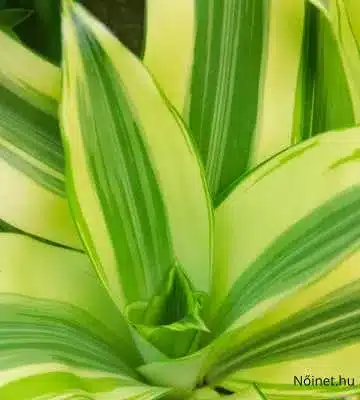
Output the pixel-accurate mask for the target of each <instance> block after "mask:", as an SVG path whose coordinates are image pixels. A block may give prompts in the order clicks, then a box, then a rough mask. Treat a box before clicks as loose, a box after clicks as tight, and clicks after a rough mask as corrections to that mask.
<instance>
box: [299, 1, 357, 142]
mask: <svg viewBox="0 0 360 400" xmlns="http://www.w3.org/2000/svg"><path fill="white" fill-rule="evenodd" d="M315 3H316V2H315ZM317 6H318V7H319V5H318V4H317ZM324 12H325V11H322V12H319V11H318V9H317V7H315V6H314V5H313V4H311V2H310V1H306V6H305V16H304V32H303V43H302V59H301V68H300V73H299V76H298V84H297V89H296V103H295V110H294V125H293V137H294V142H299V141H301V140H302V139H306V138H309V137H311V136H314V135H316V134H319V133H322V132H326V131H329V130H333V129H339V128H345V127H351V126H354V125H355V124H356V123H358V122H359V120H358V109H357V103H358V100H357V98H356V97H355V96H354V93H353V92H352V90H351V82H349V80H348V79H347V75H346V73H345V71H346V65H345V63H344V59H343V57H342V52H341V46H340V43H339V41H338V40H337V37H336V35H335V33H334V31H333V29H332V26H331V24H330V23H329V20H328V18H327V16H326V14H324ZM329 66H331V68H329Z"/></svg>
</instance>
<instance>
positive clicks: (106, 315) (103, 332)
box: [0, 233, 170, 400]
mask: <svg viewBox="0 0 360 400" xmlns="http://www.w3.org/2000/svg"><path fill="white" fill-rule="evenodd" d="M0 252H1V255H2V262H1V266H0V276H1V279H0V377H1V379H0V398H2V399H16V398H18V399H20V398H21V399H24V400H32V399H35V398H40V397H41V398H42V399H51V398H53V396H54V395H55V394H56V395H58V396H60V395H65V394H66V398H70V397H68V396H71V397H72V396H74V398H75V397H81V398H83V397H84V398H85V397H86V398H89V399H92V398H94V399H95V398H96V399H97V400H100V399H112V398H114V397H116V398H117V399H132V398H133V399H137V398H139V396H140V395H141V396H142V397H141V398H144V399H157V398H161V397H163V396H164V395H165V394H166V393H169V391H170V389H166V388H152V387H149V386H147V385H144V384H142V383H140V382H139V381H138V380H136V379H138V378H139V375H138V374H137V373H136V372H135V371H134V369H133V367H135V366H137V365H139V364H140V363H141V359H140V357H139V355H138V353H137V351H136V348H135V347H134V344H133V341H132V339H131V336H130V333H129V330H128V327H127V325H126V322H125V321H124V319H123V317H122V316H121V314H120V312H119V310H118V309H117V308H116V306H115V304H114V303H113V302H112V300H111V299H110V297H109V296H108V294H107V293H106V290H105V289H104V287H103V286H102V284H101V283H100V281H99V280H98V277H97V276H96V274H95V272H94V270H93V268H92V266H91V264H90V262H89V260H88V258H87V257H86V256H85V255H83V254H80V253H77V252H74V251H71V250H64V249H59V248H56V247H53V246H48V245H45V244H43V243H40V242H38V241H35V240H32V239H31V238H27V237H24V236H21V235H16V234H4V233H3V234H0ZM79 282H81V290H79ZM59 398H60V397H59ZM61 398H65V397H61Z"/></svg>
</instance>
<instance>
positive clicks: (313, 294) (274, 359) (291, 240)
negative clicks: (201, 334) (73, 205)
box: [206, 128, 360, 396]
mask: <svg viewBox="0 0 360 400" xmlns="http://www.w3.org/2000/svg"><path fill="white" fill-rule="evenodd" d="M359 138H360V136H359V129H358V128H353V129H349V130H347V131H342V132H341V133H340V132H336V131H335V132H330V133H326V134H323V135H320V136H317V137H316V138H314V139H312V140H310V141H308V142H306V143H303V144H301V145H298V146H296V147H294V148H292V149H290V150H288V151H286V152H284V153H282V154H280V155H278V156H277V157H275V158H273V159H272V160H270V161H268V162H267V163H265V164H264V165H263V166H261V167H259V168H258V169H257V170H255V171H254V172H253V173H251V174H249V176H248V177H247V178H246V179H245V180H244V181H243V182H242V183H240V184H239V185H238V186H237V187H236V188H235V189H234V190H233V192H232V193H231V194H230V195H229V197H228V198H227V199H226V200H225V201H224V202H223V203H222V205H221V206H220V207H219V208H218V210H217V214H216V225H215V232H216V235H215V240H216V242H215V243H216V247H215V250H216V251H215V268H216V270H217V271H218V272H217V275H216V276H218V277H219V278H218V279H216V280H215V282H216V284H217V286H216V289H217V290H215V291H214V294H215V295H216V294H217V295H218V296H219V297H217V298H218V299H221V298H222V299H223V301H221V302H220V303H221V306H220V307H219V308H218V311H217V317H216V318H215V320H214V322H213V325H212V327H213V329H214V332H218V334H220V333H221V332H223V333H222V334H221V335H220V336H219V337H218V339H216V340H215V342H214V344H213V345H214V347H213V352H212V354H211V360H212V362H210V364H211V363H213V366H212V368H210V372H209V373H208V374H207V378H206V379H207V380H208V381H209V382H210V383H211V382H213V383H214V382H217V381H218V380H219V379H220V380H221V379H225V381H227V382H228V383H229V382H232V379H233V380H234V382H239V384H244V383H247V382H257V383H259V385H262V386H261V387H264V390H265V392H266V391H269V392H270V393H272V394H275V395H276V394H277V393H279V394H282V393H283V394H284V395H285V394H286V393H288V394H289V393H290V395H295V396H296V395H297V390H298V391H299V393H300V392H301V391H302V392H306V393H303V394H305V395H308V394H309V393H307V392H308V391H310V394H311V393H312V391H313V392H314V393H315V394H317V392H318V391H319V390H320V391H321V390H322V391H324V390H325V389H324V388H323V387H322V388H319V389H316V388H314V387H302V388H297V387H295V388H294V385H293V379H294V376H296V375H297V374H298V375H301V374H303V375H305V374H311V376H325V377H326V376H339V375H340V374H341V375H343V376H348V377H352V376H355V375H356V373H357V370H358V366H357V364H356V363H354V362H352V361H351V354H357V353H358V352H359V348H358V347H359V344H358V342H359V339H360V330H359V326H358V315H359V312H360V309H359V304H358V298H359V293H360V292H359V283H360V280H359V278H360V275H359V273H360V269H359V267H358V265H359V254H360V253H359V252H358V250H357V249H358V248H359V245H360V230H359V226H360V220H359V218H360V214H359V209H358V204H359V201H360V181H359V176H360V175H359V172H360V164H359V156H358V154H359V146H360V139H359ZM305 165H306V168H305ZM308 168H310V170H311V174H309V173H308V172H307V171H308ZM232 226H233V227H234V228H232ZM238 226H245V227H246V234H242V232H241V231H239V230H238ZM225 232H227V233H228V236H225ZM220 266H221V267H220ZM215 273H216V272H215ZM221 278H223V280H221ZM226 288H229V289H230V290H229V289H226ZM223 296H225V297H223ZM226 330H227V331H226ZM224 331H225V332H224ZM234 371H236V372H234ZM231 372H234V375H233V377H232V378H230V379H229V378H228V379H227V380H226V378H224V377H225V376H226V375H227V374H229V373H231ZM338 386H339V387H337V388H329V389H328V391H327V392H326V393H328V394H330V393H331V392H336V393H337V392H338V393H339V394H341V393H352V392H356V390H359V388H358V387H356V388H354V389H352V387H348V388H344V387H343V386H341V385H338ZM230 387H232V386H231V385H230ZM272 389H273V391H272ZM326 390H327V389H326ZM300 394H301V393H300Z"/></svg>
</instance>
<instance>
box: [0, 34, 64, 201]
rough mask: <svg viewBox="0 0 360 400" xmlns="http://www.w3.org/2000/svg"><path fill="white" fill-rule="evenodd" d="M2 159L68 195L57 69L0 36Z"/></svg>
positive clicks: (60, 192)
mask: <svg viewBox="0 0 360 400" xmlns="http://www.w3.org/2000/svg"><path fill="white" fill-rule="evenodd" d="M0 49H1V64H0V113H1V114H0V115H1V119H0V121H1V122H0V140H1V142H0V143H1V157H2V158H4V159H6V160H7V161H8V162H9V163H11V164H12V165H13V166H15V167H16V168H18V169H19V170H21V171H22V172H24V173H25V174H27V175H28V176H29V177H30V178H32V179H34V180H35V181H36V182H38V183H39V184H40V185H42V186H44V187H45V188H47V189H50V190H52V191H54V192H55V193H58V194H60V195H64V176H63V168H64V159H63V152H62V146H61V139H60V133H59V128H58V123H57V101H58V98H59V91H60V85H59V82H60V80H59V79H60V75H59V71H58V69H57V68H56V67H54V66H53V65H51V64H50V63H48V62H47V61H45V60H43V59H41V58H40V57H39V56H37V55H35V54H34V53H32V52H31V51H30V50H28V49H26V48H25V47H24V46H23V45H22V44H20V43H18V42H17V41H15V40H14V39H12V38H11V37H9V36H8V35H6V34H5V33H3V32H0Z"/></svg>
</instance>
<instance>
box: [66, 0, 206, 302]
mask: <svg viewBox="0 0 360 400" xmlns="http://www.w3.org/2000/svg"><path fill="white" fill-rule="evenodd" d="M63 38H64V52H63V53H64V65H63V68H64V82H63V85H64V90H63V102H62V117H61V118H62V126H63V134H64V135H63V137H64V144H65V151H66V155H67V160H68V175H67V177H68V189H69V193H70V202H71V204H72V208H73V210H74V215H75V219H76V221H77V224H78V226H79V229H80V231H81V235H82V238H83V241H84V242H85V244H86V247H87V250H88V252H89V254H90V256H91V258H92V260H93V262H94V264H95V265H96V268H97V270H98V273H99V275H100V276H101V279H102V280H103V282H104V283H105V285H106V287H107V288H108V289H109V290H110V292H111V294H112V296H113V298H114V299H115V300H116V301H117V303H118V304H119V305H120V307H122V306H124V305H125V304H128V303H131V302H133V301H139V300H148V299H150V297H151V296H152V295H154V294H155V293H156V292H157V290H158V289H159V285H160V284H161V283H162V281H163V278H164V277H165V276H166V274H167V272H168V271H169V270H170V268H171V267H172V266H174V265H175V262H176V263H178V265H180V268H182V269H183V271H184V272H185V273H186V274H187V276H188V278H189V280H190V282H191V284H192V285H193V287H194V288H195V289H197V290H202V291H207V290H208V288H209V284H210V274H211V271H210V264H211V209H210V206H209V201H208V197H207V192H206V186H205V183H204V179H203V176H202V173H201V170H200V167H199V164H198V158H197V156H196V154H195V152H194V150H193V148H192V146H191V144H190V142H189V140H188V138H187V134H186V130H185V128H184V126H183V123H182V122H181V120H180V118H179V117H178V116H177V115H176V114H175V113H174V112H173V111H172V110H171V109H170V108H169V106H168V103H167V101H166V100H165V99H164V97H163V96H162V95H161V94H160V92H159V91H158V90H157V88H156V86H155V84H154V82H153V80H152V79H151V77H150V75H149V74H148V73H147V71H146V70H145V68H144V67H143V66H142V65H141V63H140V62H139V61H138V60H137V59H136V58H135V57H134V56H133V55H132V54H131V53H130V52H129V51H128V50H127V49H126V48H125V47H124V46H122V45H121V43H120V42H118V41H117V40H116V38H115V37H113V36H112V35H111V34H110V33H109V32H108V31H107V30H106V29H105V27H104V26H102V25H101V24H100V23H99V22H97V21H96V20H95V19H94V18H92V17H91V16H90V15H89V14H88V13H87V12H86V11H85V10H84V9H83V8H82V7H81V6H80V5H76V4H72V3H70V2H68V3H66V6H65V14H64V24H63Z"/></svg>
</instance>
